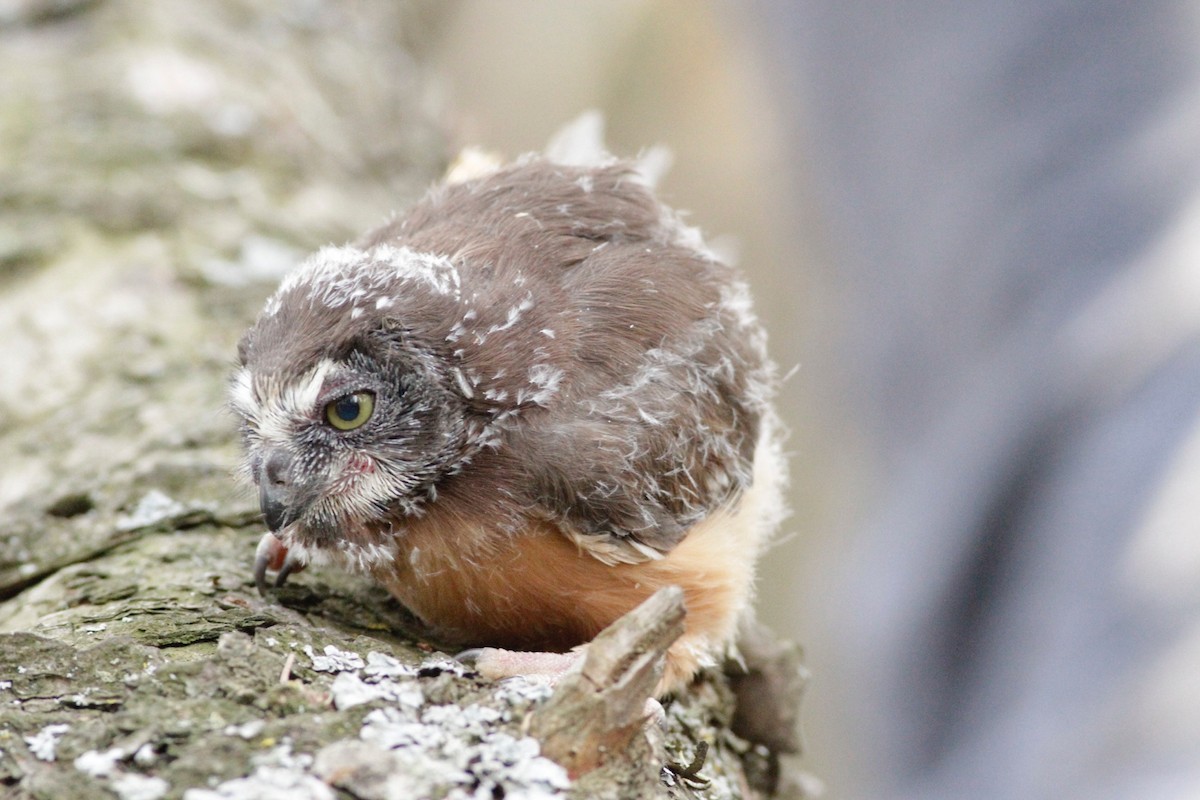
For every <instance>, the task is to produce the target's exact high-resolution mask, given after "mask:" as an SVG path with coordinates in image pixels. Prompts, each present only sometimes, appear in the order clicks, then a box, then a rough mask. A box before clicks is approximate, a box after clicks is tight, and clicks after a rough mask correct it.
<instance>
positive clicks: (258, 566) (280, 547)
mask: <svg viewBox="0 0 1200 800" xmlns="http://www.w3.org/2000/svg"><path fill="white" fill-rule="evenodd" d="M302 569H304V564H303V563H302V562H300V561H299V560H297V559H295V558H288V549H287V548H286V547H285V546H284V544H283V542H281V541H279V538H278V537H277V536H275V534H273V533H264V534H263V537H262V538H261V539H259V540H258V547H257V548H256V549H255V551H254V585H255V586H257V587H258V593H259V594H261V595H263V596H264V597H265V596H266V594H267V590H268V589H270V588H271V586H270V584H268V583H267V572H268V571H274V572H276V573H277V574H276V575H275V588H276V589H278V588H279V587H280V586H283V584H284V583H285V582H286V581H287V579H288V576H289V575H291V574H292V573H293V572H299V571H300V570H302Z"/></svg>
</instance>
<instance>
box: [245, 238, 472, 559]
mask: <svg viewBox="0 0 1200 800" xmlns="http://www.w3.org/2000/svg"><path fill="white" fill-rule="evenodd" d="M454 288H455V275H454V274H453V266H452V265H451V264H449V262H448V261H446V260H440V259H433V258H430V257H429V256H427V255H423V254H419V253H413V252H411V251H408V250H405V249H404V248H395V247H376V248H371V249H359V248H353V247H346V248H326V249H324V250H321V251H320V252H318V253H317V254H315V255H314V256H312V257H311V258H310V259H309V260H308V261H307V262H306V263H305V264H303V265H301V266H300V267H299V268H298V269H297V270H296V271H295V272H293V273H292V274H291V275H289V276H288V278H287V279H285V280H284V282H283V284H282V285H281V286H280V288H279V290H278V291H277V292H276V293H275V295H274V296H272V297H271V299H270V300H268V302H267V304H266V307H265V308H264V309H263V312H262V313H261V315H260V316H259V318H258V320H257V321H256V322H255V324H254V325H253V326H252V327H251V328H250V330H249V331H247V332H246V334H245V336H244V337H243V338H242V340H241V342H240V343H239V346H238V361H239V368H238V369H237V370H236V371H235V373H234V375H233V377H232V380H231V386H230V406H231V408H232V409H233V411H234V413H235V414H236V415H237V416H238V417H239V418H240V422H241V431H242V438H243V443H244V448H245V458H244V462H243V465H242V473H243V475H244V477H245V478H247V479H248V480H249V481H251V482H252V483H254V484H255V485H256V486H257V488H258V493H259V500H260V503H261V507H262V512H263V516H264V518H265V520H266V523H267V526H268V527H269V528H270V529H271V531H272V532H275V533H278V534H279V535H280V537H281V538H283V539H284V540H285V542H287V543H288V544H289V546H292V547H295V548H299V549H301V550H310V551H313V550H315V551H322V550H323V551H331V552H335V553H336V552H338V551H341V552H342V554H343V555H347V556H350V557H351V558H352V559H354V560H357V561H359V562H360V563H362V564H363V565H364V566H368V565H369V563H370V562H371V561H378V560H380V559H383V558H386V557H387V553H385V552H383V551H382V550H380V548H384V549H386V547H387V541H386V539H387V537H386V536H384V537H381V536H380V532H381V531H386V530H388V528H389V527H390V526H391V525H392V524H393V523H394V522H395V521H396V520H397V519H402V518H403V517H404V516H405V515H409V514H416V513H419V512H420V509H421V506H422V504H424V503H426V502H428V501H430V500H431V499H432V498H433V496H434V492H435V488H434V487H435V486H436V484H437V482H438V481H439V480H440V479H442V478H443V477H444V476H446V475H447V474H451V473H453V472H454V471H456V470H458V469H460V468H461V465H462V463H463V461H464V459H465V458H466V455H467V451H468V446H469V442H470V439H471V435H470V428H471V425H470V420H469V417H470V413H469V411H468V409H467V406H466V402H465V398H464V396H463V393H462V391H461V388H460V387H459V386H458V383H459V377H458V376H455V375H454V374H452V370H450V369H448V367H447V359H446V358H444V356H443V354H441V353H440V352H439V350H438V346H439V343H438V342H436V341H431V340H432V339H435V338H437V337H436V336H431V335H430V334H429V332H428V331H423V330H422V324H421V319H420V318H419V317H418V318H417V319H409V318H408V317H409V316H410V315H405V319H401V318H400V317H399V316H398V315H397V309H396V308H395V306H397V305H399V302H400V299H401V298H413V297H416V298H417V300H418V302H416V305H417V306H418V307H419V308H421V309H422V310H423V311H424V312H425V313H426V314H428V315H429V316H430V318H433V319H435V318H438V317H439V316H440V317H442V318H444V317H445V315H446V314H447V313H448V312H447V310H446V309H439V306H440V305H443V304H444V302H443V301H452V299H453V298H452V296H451V295H452V293H453V291H454ZM443 338H444V337H443Z"/></svg>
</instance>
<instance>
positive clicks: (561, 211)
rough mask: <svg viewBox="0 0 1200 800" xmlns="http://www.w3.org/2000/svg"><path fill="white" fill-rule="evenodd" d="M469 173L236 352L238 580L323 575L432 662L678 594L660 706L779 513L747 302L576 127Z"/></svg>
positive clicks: (772, 439) (680, 227)
mask: <svg viewBox="0 0 1200 800" xmlns="http://www.w3.org/2000/svg"><path fill="white" fill-rule="evenodd" d="M475 173H476V174H474V175H472V176H470V177H466V178H463V177H462V176H457V177H455V176H452V177H451V179H450V180H448V181H447V182H446V183H445V184H443V185H440V186H437V187H436V188H434V189H433V190H432V191H430V192H429V193H428V194H427V195H426V196H425V197H424V199H422V200H421V201H420V202H418V203H417V204H416V205H415V206H413V207H412V208H410V209H409V210H408V211H407V212H405V213H404V214H402V215H400V216H399V217H397V218H395V219H394V220H393V221H391V222H388V223H387V224H385V225H383V226H382V227H380V228H378V229H376V230H374V231H371V232H370V233H368V234H366V235H365V236H363V237H362V238H361V239H360V240H359V241H358V242H356V243H355V244H352V245H348V246H343V247H327V248H324V249H321V250H320V251H318V252H317V253H315V254H314V255H312V256H310V257H309V258H308V259H307V260H306V261H304V262H303V263H302V264H301V265H300V266H299V267H298V268H297V269H295V271H293V272H292V273H290V274H289V275H288V276H286V277H285V279H284V280H283V282H282V284H281V285H280V286H279V289H278V291H276V293H275V294H274V295H273V296H272V297H271V298H270V299H269V300H268V301H267V303H266V306H265V308H264V309H263V310H262V313H261V314H260V315H259V317H258V320H257V321H256V322H255V323H254V325H253V326H252V327H251V328H250V330H249V331H248V332H247V333H246V334H245V336H244V337H243V338H242V340H241V343H240V345H239V348H238V361H239V367H238V369H237V370H236V372H235V373H234V375H233V378H232V382H231V392H230V397H231V406H232V408H233V410H234V412H235V413H236V414H237V416H238V417H239V418H240V420H241V430H242V435H243V439H244V444H245V461H244V473H245V475H246V477H248V478H249V479H250V480H251V481H253V482H254V483H255V484H256V485H257V488H258V492H259V498H260V502H261V507H262V512H263V515H264V518H265V520H266V524H267V527H268V528H269V529H270V531H271V533H270V534H267V536H265V537H264V540H263V542H262V543H261V544H260V548H259V555H258V561H257V564H256V577H257V578H258V580H259V582H260V586H262V585H263V576H264V573H265V572H266V570H267V569H268V568H271V569H280V579H281V580H282V578H283V577H285V576H286V575H287V573H288V572H291V571H293V570H294V569H296V568H299V567H302V566H303V565H305V564H306V563H308V562H309V561H311V560H316V559H320V560H332V561H334V562H338V563H341V564H343V565H345V566H346V567H348V568H350V569H352V570H355V571H357V572H361V573H365V574H367V575H369V576H371V577H373V578H374V579H375V580H376V581H378V582H380V583H381V584H383V585H384V586H385V587H386V588H387V589H388V590H389V591H390V592H391V593H392V594H394V595H395V596H396V597H397V598H398V599H399V600H400V601H401V602H402V603H403V604H404V605H405V606H407V607H408V608H409V609H410V610H411V611H412V612H413V613H414V614H415V615H416V616H417V617H419V618H420V619H421V620H422V621H423V622H424V623H425V625H427V626H428V628H429V629H430V631H431V632H432V633H433V634H435V635H436V636H437V637H438V638H440V639H441V640H442V641H445V642H449V643H454V644H460V645H463V646H471V647H479V646H487V647H495V648H507V649H509V650H515V651H528V650H532V651H552V652H563V651H567V650H570V649H571V648H575V647H577V646H579V645H583V644H585V643H587V642H588V641H590V640H591V639H592V638H593V637H594V636H595V635H596V633H598V632H599V631H600V630H601V629H602V628H604V627H605V626H607V625H608V624H609V623H611V622H612V621H614V620H615V619H616V618H617V617H619V616H621V615H622V614H624V613H625V612H627V611H629V610H631V609H632V608H633V607H634V606H636V605H638V604H639V603H640V602H641V601H642V600H644V599H645V598H647V597H648V596H649V595H650V594H652V593H654V592H655V591H656V590H657V589H659V588H661V587H663V586H667V585H678V586H680V587H681V588H682V589H683V591H684V597H685V603H686V607H687V620H686V632H685V633H684V635H683V636H682V637H681V638H680V639H679V640H678V641H677V642H676V643H675V645H673V646H672V647H671V649H670V651H669V652H668V654H667V663H666V669H665V674H664V678H663V680H662V682H661V683H660V687H659V691H660V693H663V692H667V691H671V690H675V689H678V688H680V687H681V686H682V685H684V684H685V683H686V682H687V681H688V680H689V679H690V678H691V677H692V676H693V675H694V674H695V673H696V671H697V670H698V669H699V668H700V667H702V666H705V665H708V664H711V663H713V662H714V661H715V660H716V659H717V658H718V657H720V656H721V655H722V654H723V653H724V652H725V650H726V649H727V648H728V646H729V645H730V644H731V643H732V641H733V639H734V637H735V634H736V630H737V626H738V623H739V620H740V618H741V617H742V616H743V615H745V614H747V613H748V612H749V603H750V600H751V596H752V593H753V583H754V568H755V561H756V560H757V558H758V556H759V554H760V552H761V551H762V549H763V547H764V545H765V543H766V542H767V541H768V540H769V538H770V535H771V533H772V531H773V529H774V528H775V527H776V526H777V525H778V523H779V521H780V519H781V518H782V507H783V506H782V502H781V486H782V483H783V479H784V473H785V467H784V464H783V461H782V458H781V450H780V446H779V436H778V426H777V424H776V422H775V416H774V414H773V412H772V410H771V407H770V401H771V397H772V394H773V389H774V377H773V367H772V366H771V364H770V362H769V361H768V359H767V355H766V337H765V334H764V332H763V329H762V328H761V326H760V325H759V323H758V321H757V320H756V318H755V316H754V315H753V313H752V310H751V303H750V298H749V294H748V291H747V288H746V286H745V284H744V283H743V282H742V279H741V277H740V276H739V274H738V273H737V272H736V271H735V270H734V269H733V268H731V267H730V266H727V265H726V264H724V263H722V261H721V260H720V259H719V258H718V257H717V256H715V255H714V254H713V252H712V251H710V250H709V249H708V248H707V247H706V246H705V244H704V242H703V240H702V239H701V237H700V235H699V233H698V232H697V231H696V230H695V229H693V228H691V227H688V226H687V225H685V224H684V223H683V222H682V221H681V219H680V217H679V216H678V214H676V213H675V212H673V211H671V210H670V209H668V208H667V207H665V206H664V205H662V204H661V203H660V202H659V201H658V200H657V199H656V198H655V195H654V193H653V186H652V183H653V181H652V180H651V178H650V177H649V176H648V175H647V170H646V169H645V168H644V165H643V164H640V163H638V162H631V161H622V160H618V159H616V158H614V157H612V156H610V155H608V154H607V152H605V151H604V149H603V145H602V144H601V143H600V141H599V131H598V124H597V123H596V120H594V119H588V118H585V119H583V120H581V121H580V122H579V123H577V124H576V125H575V126H573V128H571V129H568V130H567V131H566V132H564V134H561V135H560V137H559V138H558V140H556V142H554V143H552V145H551V147H550V148H548V150H547V153H546V154H545V155H533V156H526V157H524V158H522V159H519V160H518V161H516V162H515V163H513V164H511V165H508V166H497V165H491V166H489V167H488V168H487V169H485V170H478V169H477V170H475ZM518 670H519V668H518Z"/></svg>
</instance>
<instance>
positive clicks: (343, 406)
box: [325, 392, 375, 431]
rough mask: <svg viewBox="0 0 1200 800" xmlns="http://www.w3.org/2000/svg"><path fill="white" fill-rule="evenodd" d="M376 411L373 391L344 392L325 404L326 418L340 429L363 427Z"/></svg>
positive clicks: (349, 429)
mask: <svg viewBox="0 0 1200 800" xmlns="http://www.w3.org/2000/svg"><path fill="white" fill-rule="evenodd" d="M374 411H375V394H374V393H373V392H354V393H353V394H344V395H342V396H341V397H339V398H338V399H337V400H334V401H333V402H332V403H329V404H328V405H326V406H325V419H326V420H328V421H329V424H330V425H332V426H333V427H335V428H337V429H338V430H339V431H352V430H354V429H355V428H361V427H362V426H363V425H365V424H366V422H367V420H369V419H370V418H371V414H372V413H374Z"/></svg>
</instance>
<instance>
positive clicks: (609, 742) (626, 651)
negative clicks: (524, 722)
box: [530, 586, 686, 778]
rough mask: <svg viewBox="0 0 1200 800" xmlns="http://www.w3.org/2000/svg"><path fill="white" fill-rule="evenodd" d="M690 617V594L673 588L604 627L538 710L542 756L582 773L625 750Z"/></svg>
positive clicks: (533, 728)
mask: <svg viewBox="0 0 1200 800" xmlns="http://www.w3.org/2000/svg"><path fill="white" fill-rule="evenodd" d="M685 615H686V612H685V610H684V605H683V591H682V590H681V589H679V588H678V587H675V586H668V587H666V588H664V589H660V590H659V591H658V592H657V593H655V594H654V595H652V596H651V597H650V598H649V599H647V600H646V601H645V602H643V603H642V604H641V605H640V606H638V607H637V608H635V609H634V610H633V611H630V612H629V613H628V614H626V615H625V616H623V617H621V618H620V619H618V620H617V621H616V622H614V623H613V624H612V625H610V626H609V627H608V628H606V629H605V630H603V631H601V632H600V634H599V635H598V636H597V637H596V638H595V639H594V640H593V641H592V642H591V643H590V644H589V645H588V646H587V649H586V655H585V657H584V658H583V660H582V661H581V662H580V663H579V665H578V667H577V668H573V669H572V670H571V671H570V672H568V673H567V674H566V675H565V676H564V677H563V678H562V680H561V681H560V682H559V683H558V687H557V688H556V689H555V692H554V694H553V695H552V696H551V697H550V699H549V700H547V701H546V704H545V705H544V706H542V707H541V708H539V709H538V710H537V711H536V712H535V713H534V715H533V718H532V720H531V723H530V733H531V734H532V735H533V736H534V737H535V738H537V739H538V740H539V741H540V742H541V744H542V755H544V756H546V757H547V758H550V759H552V760H554V761H556V762H557V763H558V764H560V765H562V766H563V767H564V768H566V770H567V772H568V773H569V774H570V775H571V777H572V778H576V777H578V776H580V775H583V774H585V773H587V772H590V771H591V770H593V769H595V768H597V767H599V766H600V765H601V764H603V763H604V762H605V761H606V760H608V758H610V757H612V756H616V755H619V754H621V753H623V752H624V751H625V749H626V748H627V747H628V746H629V744H630V742H631V741H632V740H633V737H634V736H635V735H637V734H638V732H639V731H641V729H642V728H643V726H644V725H645V723H646V720H647V716H648V714H647V701H648V700H651V699H652V698H653V697H654V692H655V688H656V687H657V686H658V682H659V680H660V679H661V677H662V673H663V659H664V657H665V656H666V653H667V649H668V648H669V647H670V646H671V645H672V644H673V643H674V642H675V640H676V639H678V638H679V637H680V635H682V634H683V631H684V625H683V620H684V616H685Z"/></svg>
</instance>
